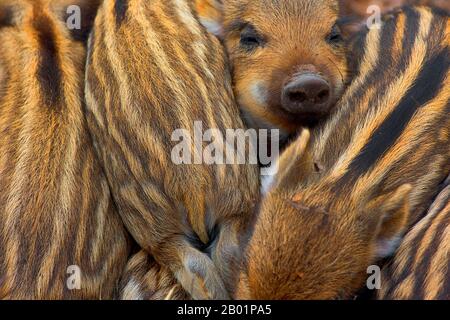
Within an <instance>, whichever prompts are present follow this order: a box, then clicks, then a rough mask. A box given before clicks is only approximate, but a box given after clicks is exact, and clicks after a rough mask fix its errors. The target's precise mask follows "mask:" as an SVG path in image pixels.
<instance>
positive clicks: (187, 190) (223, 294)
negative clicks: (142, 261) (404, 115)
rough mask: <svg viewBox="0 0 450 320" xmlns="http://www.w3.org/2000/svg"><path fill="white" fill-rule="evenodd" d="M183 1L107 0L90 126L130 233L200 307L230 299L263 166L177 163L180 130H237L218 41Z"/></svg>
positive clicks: (94, 60) (93, 48)
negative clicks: (175, 138)
mask: <svg viewBox="0 0 450 320" xmlns="http://www.w3.org/2000/svg"><path fill="white" fill-rule="evenodd" d="M193 6H194V5H193V2H192V1H186V0H171V1H163V0H157V1H145V0H117V1H113V0H106V1H104V3H103V5H102V6H101V8H100V10H99V14H98V16H97V19H96V22H95V26H94V30H93V33H92V35H91V39H90V49H89V56H88V61H87V76H86V98H87V106H88V107H87V112H86V116H87V119H88V123H89V127H90V129H91V132H92V135H93V137H94V140H95V142H96V146H97V149H98V152H99V155H100V158H101V159H102V163H103V165H104V167H105V170H106V172H107V177H108V180H109V183H110V186H111V188H112V191H113V196H114V199H115V202H116V204H117V205H118V207H119V209H120V214H121V216H122V218H123V221H124V223H125V224H126V226H127V229H128V230H129V231H130V232H131V234H132V235H133V237H134V238H135V239H136V241H137V242H138V243H139V245H140V246H141V247H142V248H143V249H145V250H146V251H147V252H149V253H151V254H152V255H153V256H154V258H155V260H156V261H157V262H158V263H159V264H160V265H163V266H167V267H168V268H169V269H170V270H171V272H172V273H173V274H174V275H175V277H176V279H177V280H178V281H179V283H180V284H181V285H182V286H183V288H184V289H186V291H187V292H188V293H189V294H191V295H192V297H194V298H228V297H229V292H230V291H232V284H233V282H234V276H233V270H235V269H236V268H235V267H233V266H234V264H235V263H236V262H235V260H236V259H239V250H238V242H239V234H240V233H241V230H242V228H243V227H244V226H245V224H246V221H247V220H248V219H249V218H250V216H251V213H252V210H253V206H254V204H255V202H256V199H258V196H259V194H258V189H259V177H258V168H257V166H256V165H217V166H216V165H214V166H209V165H175V164H174V163H173V162H172V159H171V151H172V149H173V147H174V146H175V144H176V143H174V142H172V141H171V136H172V133H173V132H174V130H176V129H186V130H188V131H189V133H190V134H191V137H193V126H194V121H201V122H202V126H203V130H207V129H209V128H217V129H218V130H220V132H222V134H224V133H225V129H226V128H230V129H241V128H244V125H243V123H242V121H241V119H240V115H239V111H238V108H237V106H236V103H235V101H234V99H233V94H232V88H231V76H230V73H229V71H228V70H227V62H226V57H225V54H224V52H223V51H224V50H223V48H222V46H221V45H220V43H219V41H218V40H217V39H216V38H215V37H214V36H212V35H210V34H209V33H207V32H206V30H205V29H204V28H203V27H202V26H201V25H200V24H199V22H198V20H197V18H196V15H195V13H194V10H193Z"/></svg>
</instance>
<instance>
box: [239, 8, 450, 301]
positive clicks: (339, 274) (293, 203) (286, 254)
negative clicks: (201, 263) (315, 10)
mask: <svg viewBox="0 0 450 320" xmlns="http://www.w3.org/2000/svg"><path fill="white" fill-rule="evenodd" d="M449 26H450V22H449V19H448V16H445V15H442V14H439V13H437V12H435V11H432V10H431V9H429V8H425V7H417V8H414V9H406V8H405V10H404V11H402V12H397V13H396V14H394V15H393V16H392V17H391V18H390V19H388V20H387V21H386V22H385V23H384V26H383V28H382V29H381V30H378V29H374V30H372V31H370V32H368V33H367V34H365V35H363V36H361V37H360V38H359V40H357V41H358V43H359V46H360V47H362V48H364V50H363V53H362V56H361V57H360V59H359V73H358V74H357V75H356V78H355V80H354V81H353V83H352V84H351V85H350V87H349V89H348V90H347V92H346V93H345V95H344V97H343V98H342V101H341V103H340V105H339V106H338V108H336V113H335V114H334V115H333V117H332V118H331V119H330V121H328V122H327V123H326V124H325V125H324V126H323V127H322V128H321V129H320V130H318V131H317V132H314V133H313V135H312V139H311V141H310V142H309V143H308V141H309V139H308V136H309V135H308V134H307V133H303V134H302V136H301V137H300V138H299V139H298V141H296V142H295V143H294V144H293V145H292V146H290V147H289V148H288V149H287V151H286V153H285V154H284V155H283V156H282V158H281V159H280V172H279V174H278V176H277V178H276V179H275V180H274V181H273V183H272V185H271V189H270V191H269V193H268V194H267V196H266V197H265V199H264V200H263V203H262V208H261V210H260V212H259V215H258V218H257V221H256V224H255V226H254V228H253V229H252V230H251V233H250V241H249V243H248V246H247V249H246V258H245V259H244V263H243V266H242V272H241V277H240V282H239V286H238V290H237V293H236V296H237V297H238V298H251V299H332V298H350V297H352V295H353V294H355V292H356V291H357V290H358V289H359V288H360V287H361V286H362V285H363V284H364V280H365V278H367V275H366V268H367V267H368V266H369V265H371V264H372V263H374V262H376V261H377V259H378V258H381V257H384V256H386V255H389V254H390V253H392V251H393V250H394V249H395V245H396V243H397V241H396V240H397V239H400V238H401V237H402V235H403V233H404V232H405V231H406V230H409V229H410V228H411V227H412V226H413V225H414V224H415V223H416V222H417V221H418V220H419V219H420V218H421V217H422V215H423V213H424V212H425V210H426V209H427V207H428V206H429V204H430V203H431V201H432V199H433V197H434V196H435V193H436V192H437V190H438V187H439V184H440V183H441V182H442V181H443V180H444V179H445V178H446V176H447V175H448V174H449V172H450V158H449V155H450V149H449V148H450V141H449V138H450V133H449V128H450V117H449V114H450V110H449V108H450V105H449V101H450V92H449V90H448V87H449V85H450V58H449V50H450V47H449V46H450V39H449V33H448V30H449ZM406 31H407V32H406Z"/></svg>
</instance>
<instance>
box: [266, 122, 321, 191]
mask: <svg viewBox="0 0 450 320" xmlns="http://www.w3.org/2000/svg"><path fill="white" fill-rule="evenodd" d="M310 137H311V134H310V132H309V130H307V129H304V130H303V131H302V133H301V134H300V136H299V137H298V138H297V139H296V140H295V141H294V142H293V143H292V144H291V145H289V146H288V148H287V149H286V150H285V151H283V153H282V154H281V156H280V159H279V160H278V163H277V164H276V165H275V168H276V170H275V174H274V175H273V176H267V177H265V178H264V180H263V194H265V193H268V192H269V191H271V190H274V189H276V190H277V191H289V190H291V189H292V188H294V187H295V186H297V185H298V183H299V182H300V181H301V180H302V179H303V178H304V177H305V176H306V175H307V174H308V173H309V172H311V171H312V170H313V168H314V164H313V161H312V157H311V154H310V153H309V152H308V151H307V150H308V145H309V142H310Z"/></svg>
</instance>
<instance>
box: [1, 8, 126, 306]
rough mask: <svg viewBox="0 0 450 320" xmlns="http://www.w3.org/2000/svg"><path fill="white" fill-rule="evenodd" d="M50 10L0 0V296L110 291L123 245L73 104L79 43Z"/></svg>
mask: <svg viewBox="0 0 450 320" xmlns="http://www.w3.org/2000/svg"><path fill="white" fill-rule="evenodd" d="M72 3H73V4H77V3H78V4H80V5H81V6H82V12H83V10H84V12H87V11H88V8H86V7H83V3H81V2H77V1H72ZM57 8H59V9H60V3H59V2H58V1H46V0H30V1H25V0H19V1H17V0H14V1H9V0H0V43H1V46H0V299H100V298H102V299H111V298H113V297H115V296H116V294H117V293H118V282H119V277H120V275H121V273H122V270H123V268H124V266H125V263H126V260H127V257H128V252H129V242H128V236H127V233H126V231H125V228H124V226H123V225H122V222H121V220H120V217H119V215H118V214H117V212H116V209H115V207H114V204H113V202H112V199H111V196H110V191H109V187H108V184H107V181H106V178H105V176H104V173H103V171H102V169H101V167H100V164H99V162H98V161H97V158H96V155H95V153H94V150H93V146H92V143H91V139H90V136H89V133H88V130H87V126H86V123H85V118H84V115H83V111H82V109H83V103H84V100H83V70H84V63H85V56H86V54H85V52H86V50H85V47H84V45H83V43H82V42H79V41H78V40H77V39H74V38H72V36H71V34H70V33H69V31H68V29H67V28H66V26H65V22H64V20H62V19H61V15H60V10H59V9H57ZM90 10H95V7H91V8H90ZM72 265H77V266H79V267H80V271H81V290H69V289H68V286H67V280H68V279H69V277H70V274H68V273H67V269H68V267H69V266H72Z"/></svg>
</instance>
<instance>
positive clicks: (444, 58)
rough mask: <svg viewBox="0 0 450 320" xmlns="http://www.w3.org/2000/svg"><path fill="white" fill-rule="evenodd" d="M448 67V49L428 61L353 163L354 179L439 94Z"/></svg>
mask: <svg viewBox="0 0 450 320" xmlns="http://www.w3.org/2000/svg"><path fill="white" fill-rule="evenodd" d="M449 66H450V58H449V50H446V49H444V50H442V51H441V52H440V53H439V54H438V55H436V56H435V57H432V58H431V59H430V60H429V61H428V62H427V63H426V64H425V66H424V68H423V69H422V71H421V73H420V75H419V77H418V79H417V81H416V82H415V84H414V86H413V87H412V88H410V89H409V91H408V92H407V93H406V95H405V96H404V97H403V99H402V100H401V101H400V103H399V105H398V106H397V107H396V108H395V109H394V111H393V112H392V113H391V114H390V115H389V117H388V118H387V119H386V120H385V121H384V122H383V123H382V124H381V126H380V127H379V128H378V129H377V130H376V131H375V132H374V134H373V135H372V137H371V139H370V141H369V142H368V143H367V145H366V146H365V147H364V149H363V150H362V152H361V153H360V154H359V155H358V156H357V157H356V158H355V159H354V160H353V161H352V163H351V164H350V166H349V168H348V172H349V175H351V176H352V178H353V179H357V178H358V177H359V176H361V175H362V174H364V173H365V172H367V171H368V170H369V169H370V168H371V167H372V166H373V165H374V164H375V163H376V162H377V161H378V160H379V159H380V158H381V157H382V156H383V154H384V153H385V152H386V150H389V148H390V147H391V146H392V145H393V144H394V143H395V142H396V141H397V139H398V138H399V137H400V135H401V134H402V132H403V131H404V129H405V127H406V126H407V125H408V123H409V121H410V120H411V119H412V117H413V116H414V114H415V113H416V112H417V110H418V109H419V108H421V107H422V106H424V105H426V104H427V103H428V102H429V101H430V100H432V99H433V98H434V97H435V96H436V94H437V93H438V91H439V90H440V89H441V86H442V83H443V81H444V78H445V75H446V73H447V71H448V68H449ZM353 179H352V180H353Z"/></svg>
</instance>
